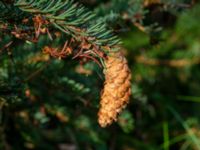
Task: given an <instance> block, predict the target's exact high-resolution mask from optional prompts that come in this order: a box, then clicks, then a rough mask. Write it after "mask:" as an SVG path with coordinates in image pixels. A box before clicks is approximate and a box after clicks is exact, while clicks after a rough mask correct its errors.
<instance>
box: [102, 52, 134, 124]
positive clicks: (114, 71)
mask: <svg viewBox="0 0 200 150" xmlns="http://www.w3.org/2000/svg"><path fill="white" fill-rule="evenodd" d="M105 66H106V69H105V72H104V74H105V83H104V89H103V91H102V94H101V101H100V110H99V112H98V122H99V124H100V126H101V127H106V126H107V125H110V124H111V123H112V122H113V121H116V120H117V116H118V114H119V113H120V112H121V111H122V109H123V108H125V107H126V105H127V103H128V102H129V97H130V94H131V83H130V80H131V73H130V70H129V68H128V64H127V61H126V58H125V57H124V56H123V55H122V53H121V52H111V53H110V55H109V56H108V58H107V59H106V60H105Z"/></svg>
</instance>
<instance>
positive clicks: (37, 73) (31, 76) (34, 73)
mask: <svg viewBox="0 0 200 150" xmlns="http://www.w3.org/2000/svg"><path fill="white" fill-rule="evenodd" d="M50 62H51V61H48V62H47V63H46V64H44V66H42V67H41V68H39V69H38V70H36V71H35V72H33V73H31V74H30V75H29V76H28V77H27V78H25V79H24V80H23V82H28V81H30V80H31V79H33V78H34V77H36V76H37V75H39V74H40V73H41V72H42V71H43V70H44V69H45V68H46V67H47V66H48V65H49V64H50Z"/></svg>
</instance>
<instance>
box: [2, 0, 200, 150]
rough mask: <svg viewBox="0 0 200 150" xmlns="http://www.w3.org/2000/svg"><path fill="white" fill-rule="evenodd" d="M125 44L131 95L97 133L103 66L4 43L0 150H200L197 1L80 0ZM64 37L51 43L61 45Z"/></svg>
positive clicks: (31, 46)
mask: <svg viewBox="0 0 200 150" xmlns="http://www.w3.org/2000/svg"><path fill="white" fill-rule="evenodd" d="M81 2H82V3H83V4H84V5H86V6H87V7H88V8H90V9H92V10H94V11H95V12H96V13H97V14H98V17H99V18H101V19H105V21H107V23H108V24H109V26H110V28H112V29H114V32H116V33H117V34H118V35H119V36H120V38H121V39H122V42H123V44H122V46H123V47H124V49H123V52H124V54H125V55H126V57H127V59H128V63H129V66H130V68H131V71H132V76H133V79H132V96H131V100H130V104H129V105H128V108H126V109H125V111H124V112H123V113H122V114H121V115H120V116H119V119H118V122H117V123H114V124H113V125H111V126H110V127H108V128H105V129H103V128H100V127H99V125H98V123H97V111H98V105H99V98H100V91H101V89H102V87H103V81H104V77H103V73H102V69H101V68H100V67H99V66H98V65H97V64H95V63H93V62H88V63H86V64H85V63H84V64H82V63H80V62H79V61H75V60H72V58H71V57H70V56H69V57H68V58H66V59H64V60H59V59H54V58H50V56H49V55H46V54H44V53H42V51H41V49H42V48H43V47H44V46H45V45H47V44H48V43H50V42H51V41H50V40H49V39H48V37H47V36H41V37H40V39H39V42H38V43H37V44H33V43H31V42H28V41H27V42H22V41H20V40H19V41H18V42H17V43H18V44H17V45H14V46H12V47H11V48H9V49H6V50H5V49H3V46H4V45H5V44H6V43H8V42H9V41H10V38H11V37H10V36H9V35H7V36H2V35H1V39H0V48H2V49H1V50H0V149H1V150H12V149H13V150H22V149H30V150H32V149H35V150H39V149H47V150H55V149H58V150H82V149H83V150H200V128H199V127H200V126H199V123H200V120H199V117H200V109H199V107H200V68H199V67H200V66H199V65H200V27H199V24H200V20H199V18H198V17H199V14H200V4H199V3H198V2H197V1H195V0H180V1H177V0H167V1H156V0H154V1H153V0H151V1H150V0H149V1H144V2H143V1H136V0H135V1H130V2H128V3H127V1H125V0H109V1H105V0H81ZM64 39H65V37H64V36H61V37H60V38H58V39H55V40H54V41H53V43H52V44H53V45H60V43H63V41H64Z"/></svg>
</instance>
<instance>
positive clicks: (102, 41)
mask: <svg viewBox="0 0 200 150" xmlns="http://www.w3.org/2000/svg"><path fill="white" fill-rule="evenodd" d="M15 6H17V7H18V8H19V9H21V10H22V11H24V12H27V13H31V14H35V15H41V17H42V18H44V20H47V21H48V22H49V24H50V25H53V26H54V27H55V28H57V29H59V30H61V31H62V32H64V33H66V34H67V35H69V36H71V38H72V39H73V40H75V41H78V42H79V44H82V42H83V41H84V42H85V43H84V44H88V45H91V47H90V49H96V50H98V51H99V50H103V51H104V50H105V49H104V47H105V46H108V47H109V49H110V48H113V47H115V46H116V45H117V44H119V43H120V40H119V39H118V38H117V36H115V35H113V33H112V31H111V30H109V29H107V26H106V24H105V23H104V21H103V20H101V19H100V20H99V19H96V18H95V15H94V13H92V12H91V11H88V10H87V9H86V8H85V7H84V6H82V5H80V4H78V3H75V2H74V1H73V0H66V1H62V0H52V1H46V0H39V1H38V0H18V1H17V2H16V3H15Z"/></svg>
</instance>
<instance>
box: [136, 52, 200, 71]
mask: <svg viewBox="0 0 200 150" xmlns="http://www.w3.org/2000/svg"><path fill="white" fill-rule="evenodd" d="M134 59H135V61H136V63H141V64H145V65H151V66H168V67H174V68H180V67H187V66H192V65H196V64H200V58H193V59H192V60H190V59H176V60H175V59H174V60H173V59H172V60H161V59H155V58H147V57H145V56H142V55H141V56H136V57H135V58H134Z"/></svg>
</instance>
